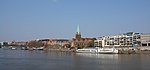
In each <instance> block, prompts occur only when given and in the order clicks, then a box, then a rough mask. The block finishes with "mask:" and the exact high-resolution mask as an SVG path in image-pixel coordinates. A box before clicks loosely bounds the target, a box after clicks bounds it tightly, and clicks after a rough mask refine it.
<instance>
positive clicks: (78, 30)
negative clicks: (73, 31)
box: [77, 24, 80, 34]
mask: <svg viewBox="0 0 150 70" xmlns="http://www.w3.org/2000/svg"><path fill="white" fill-rule="evenodd" d="M77 33H78V34H80V27H79V24H78V26H77Z"/></svg>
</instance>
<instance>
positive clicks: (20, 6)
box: [0, 0, 150, 41]
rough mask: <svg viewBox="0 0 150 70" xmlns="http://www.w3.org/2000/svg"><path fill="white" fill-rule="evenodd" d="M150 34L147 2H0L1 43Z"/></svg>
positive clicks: (115, 0) (149, 3) (71, 0)
mask: <svg viewBox="0 0 150 70" xmlns="http://www.w3.org/2000/svg"><path fill="white" fill-rule="evenodd" d="M78 24H79V25H80V31H81V34H82V37H99V36H104V35H106V36H109V35H117V34H122V33H126V32H129V31H134V32H140V33H150V32H149V30H150V27H149V26H150V0H0V41H13V40H15V41H27V40H32V39H44V38H67V39H72V38H73V37H74V36H75V33H76V28H77V25H78Z"/></svg>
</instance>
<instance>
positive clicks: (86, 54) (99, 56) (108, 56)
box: [76, 53, 118, 59]
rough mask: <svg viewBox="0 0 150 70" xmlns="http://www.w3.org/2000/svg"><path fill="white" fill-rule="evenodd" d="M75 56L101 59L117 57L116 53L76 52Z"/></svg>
mask: <svg viewBox="0 0 150 70" xmlns="http://www.w3.org/2000/svg"><path fill="white" fill-rule="evenodd" d="M76 56H81V57H89V58H102V59H118V54H93V53H76Z"/></svg>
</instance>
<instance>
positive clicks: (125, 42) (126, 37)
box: [94, 32, 150, 47]
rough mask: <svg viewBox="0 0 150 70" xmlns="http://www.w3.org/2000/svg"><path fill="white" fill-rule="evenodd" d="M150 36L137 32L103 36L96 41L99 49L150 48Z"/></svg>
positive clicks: (95, 44) (95, 43)
mask: <svg viewBox="0 0 150 70" xmlns="http://www.w3.org/2000/svg"><path fill="white" fill-rule="evenodd" d="M149 44H150V35H149V34H146V35H144V34H141V33H135V32H128V33H125V34H122V35H116V36H103V37H100V38H99V39H98V40H95V41H94V46H97V47H112V46H113V47H134V46H150V45H149Z"/></svg>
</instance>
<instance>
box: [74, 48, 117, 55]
mask: <svg viewBox="0 0 150 70" xmlns="http://www.w3.org/2000/svg"><path fill="white" fill-rule="evenodd" d="M76 52H77V53H101V54H117V53H118V49H116V48H100V47H95V48H83V49H76Z"/></svg>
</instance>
